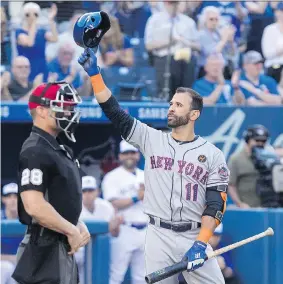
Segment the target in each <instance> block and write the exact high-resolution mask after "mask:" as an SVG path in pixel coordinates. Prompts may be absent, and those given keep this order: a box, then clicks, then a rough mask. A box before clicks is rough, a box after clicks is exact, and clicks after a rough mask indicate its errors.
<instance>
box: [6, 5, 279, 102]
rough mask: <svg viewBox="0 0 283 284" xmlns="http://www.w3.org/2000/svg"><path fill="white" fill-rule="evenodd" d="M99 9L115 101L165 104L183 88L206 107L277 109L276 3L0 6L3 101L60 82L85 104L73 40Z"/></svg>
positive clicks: (87, 88) (104, 64) (86, 85)
mask: <svg viewBox="0 0 283 284" xmlns="http://www.w3.org/2000/svg"><path fill="white" fill-rule="evenodd" d="M98 10H104V11H106V12H107V13H108V14H109V15H110V20H111V29H110V30H109V31H108V32H107V33H106V35H105V37H104V38H103V40H102V42H101V45H100V49H99V51H98V53H99V66H100V67H101V68H102V71H103V75H104V77H105V78H106V82H107V84H108V85H109V86H110V87H111V88H112V90H113V92H114V94H115V95H117V97H118V98H121V99H122V98H123V99H125V100H130V99H131V98H133V96H129V95H128V96H127V95H126V96H123V92H126V89H128V91H129V89H130V93H137V94H139V91H140V90H141V89H145V90H146V94H147V95H146V96H143V97H142V96H135V99H137V100H139V99H145V100H154V101H167V100H168V99H170V97H171V96H172V93H173V90H175V89H176V87H177V86H180V85H182V86H184V87H193V88H194V89H196V90H197V91H198V92H200V93H201V95H202V96H204V97H205V100H204V102H205V104H206V105H214V104H228V105H253V106H257V105H280V104H282V96H283V75H282V74H283V73H282V68H283V67H282V66H283V40H282V39H283V36H282V35H283V2H273V1H265V2H262V1H225V2H224V1H180V2H178V1H123V2H119V1H91V2H89V1H72V2H70V3H69V2H65V1H34V2H30V1H25V2H23V1H22V2H21V1H17V2H13V1H2V4H1V91H2V92H1V93H2V100H6V101H18V100H19V101H26V100H27V99H28V95H29V93H30V92H31V90H32V89H33V88H34V86H35V85H38V84H39V83H40V82H44V81H55V80H65V81H67V82H70V83H72V84H73V85H74V87H75V88H76V89H77V90H78V91H79V92H80V94H81V95H82V96H83V97H84V98H85V100H90V101H91V100H92V99H93V96H92V89H91V85H90V82H89V80H88V78H87V77H86V75H85V73H84V72H83V71H82V69H81V67H80V66H79V65H78V63H77V58H78V55H79V54H80V53H81V52H82V49H81V48H80V47H78V46H77V45H75V43H74V41H73V37H72V31H73V25H74V23H75V22H76V20H77V19H78V18H79V17H80V16H81V15H82V14H83V13H85V12H88V11H98ZM125 83H127V84H125ZM117 86H119V87H118V88H117ZM119 96H120V97H119Z"/></svg>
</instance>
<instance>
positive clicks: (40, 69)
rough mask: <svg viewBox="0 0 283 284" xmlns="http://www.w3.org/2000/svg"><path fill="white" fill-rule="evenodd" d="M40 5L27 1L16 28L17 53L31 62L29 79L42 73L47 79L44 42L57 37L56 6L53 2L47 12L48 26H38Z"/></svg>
mask: <svg viewBox="0 0 283 284" xmlns="http://www.w3.org/2000/svg"><path fill="white" fill-rule="evenodd" d="M40 11H41V10H40V7H39V5H38V4H35V3H33V2H29V3H26V4H24V6H23V14H24V15H23V20H22V23H21V27H20V28H19V29H17V30H16V40H17V50H18V55H22V56H25V57H27V58H28V59H29V61H30V63H31V73H30V80H33V79H34V78H35V77H36V76H37V75H38V74H40V73H42V74H43V78H44V81H46V80H47V77H48V71H47V64H46V58H45V46H46V42H47V41H48V42H56V41H57V39H58V34H57V29H56V23H55V21H54V18H55V17H56V14H57V7H56V5H55V4H53V5H52V6H51V8H50V13H49V15H48V16H49V17H48V20H49V28H50V31H47V29H45V28H42V27H40V26H39V21H38V20H39V17H40Z"/></svg>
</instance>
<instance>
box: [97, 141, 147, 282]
mask: <svg viewBox="0 0 283 284" xmlns="http://www.w3.org/2000/svg"><path fill="white" fill-rule="evenodd" d="M139 158H140V156H139V152H138V149H137V148H135V147H134V146H132V145H131V144H129V143H127V142H126V141H124V140H122V142H121V143H120V154H119V160H120V162H121V166H120V167H118V168H116V169H114V170H112V171H111V172H109V173H108V174H106V175H105V177H104V179H103V182H102V191H103V195H104V198H105V199H107V200H109V201H111V202H112V204H113V205H114V207H115V208H117V210H118V214H119V215H121V216H122V217H123V220H124V224H122V225H121V226H120V234H119V236H118V237H117V238H115V239H112V242H111V265H110V270H111V272H110V282H109V283H110V284H120V283H122V282H123V280H124V277H125V274H126V272H127V269H128V266H129V264H130V266H131V277H132V283H133V284H143V283H145V280H144V276H145V267H144V242H145V232H146V226H147V223H148V218H147V216H146V215H145V214H144V213H143V205H142V200H143V197H144V172H143V171H142V170H140V169H139V168H137V163H138V161H139Z"/></svg>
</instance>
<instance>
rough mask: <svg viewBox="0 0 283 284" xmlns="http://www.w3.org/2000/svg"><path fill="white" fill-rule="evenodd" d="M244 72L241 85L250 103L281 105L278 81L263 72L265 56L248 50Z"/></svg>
mask: <svg viewBox="0 0 283 284" xmlns="http://www.w3.org/2000/svg"><path fill="white" fill-rule="evenodd" d="M243 69H244V70H243V72H242V74H241V77H240V81H239V87H240V88H241V91H242V92H243V94H244V95H245V98H246V102H247V104H248V105H253V106H258V105H280V104H281V103H282V98H281V97H280V96H278V94H279V92H278V88H277V83H276V81H275V80H274V79H273V78H272V77H269V76H266V75H264V74H263V58H262V56H261V54H260V53H259V52H257V51H248V52H247V53H246V54H245V55H244V57H243Z"/></svg>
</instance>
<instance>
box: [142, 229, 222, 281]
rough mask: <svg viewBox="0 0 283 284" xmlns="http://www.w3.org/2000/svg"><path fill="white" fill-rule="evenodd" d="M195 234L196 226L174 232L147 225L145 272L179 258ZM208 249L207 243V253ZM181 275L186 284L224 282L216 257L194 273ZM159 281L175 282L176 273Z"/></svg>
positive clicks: (172, 262)
mask: <svg viewBox="0 0 283 284" xmlns="http://www.w3.org/2000/svg"><path fill="white" fill-rule="evenodd" d="M198 233H199V229H193V230H189V231H186V232H184V233H177V232H174V231H172V230H168V229H164V228H160V227H156V226H155V225H151V224H149V226H148V228H147V233H146V241H145V265H146V274H149V273H152V272H154V271H156V270H159V269H161V268H164V267H166V266H170V265H172V264H174V263H176V262H179V261H181V260H182V258H183V256H184V255H185V253H186V252H187V251H188V250H189V249H190V247H191V246H192V245H193V243H194V241H195V240H196V238H197V235H198ZM209 251H212V248H211V246H210V245H208V246H207V249H206V252H209ZM183 276H184V278H185V280H186V282H187V283H188V284H225V281H224V278H223V275H222V272H221V270H220V267H219V265H218V263H217V260H216V259H215V258H211V259H209V260H207V261H206V262H205V263H204V265H203V266H202V267H201V268H199V269H197V270H195V271H194V272H190V273H188V272H187V271H186V272H183ZM158 283H159V284H177V283H178V275H174V276H171V277H169V278H167V279H164V280H162V281H160V282H158Z"/></svg>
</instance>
